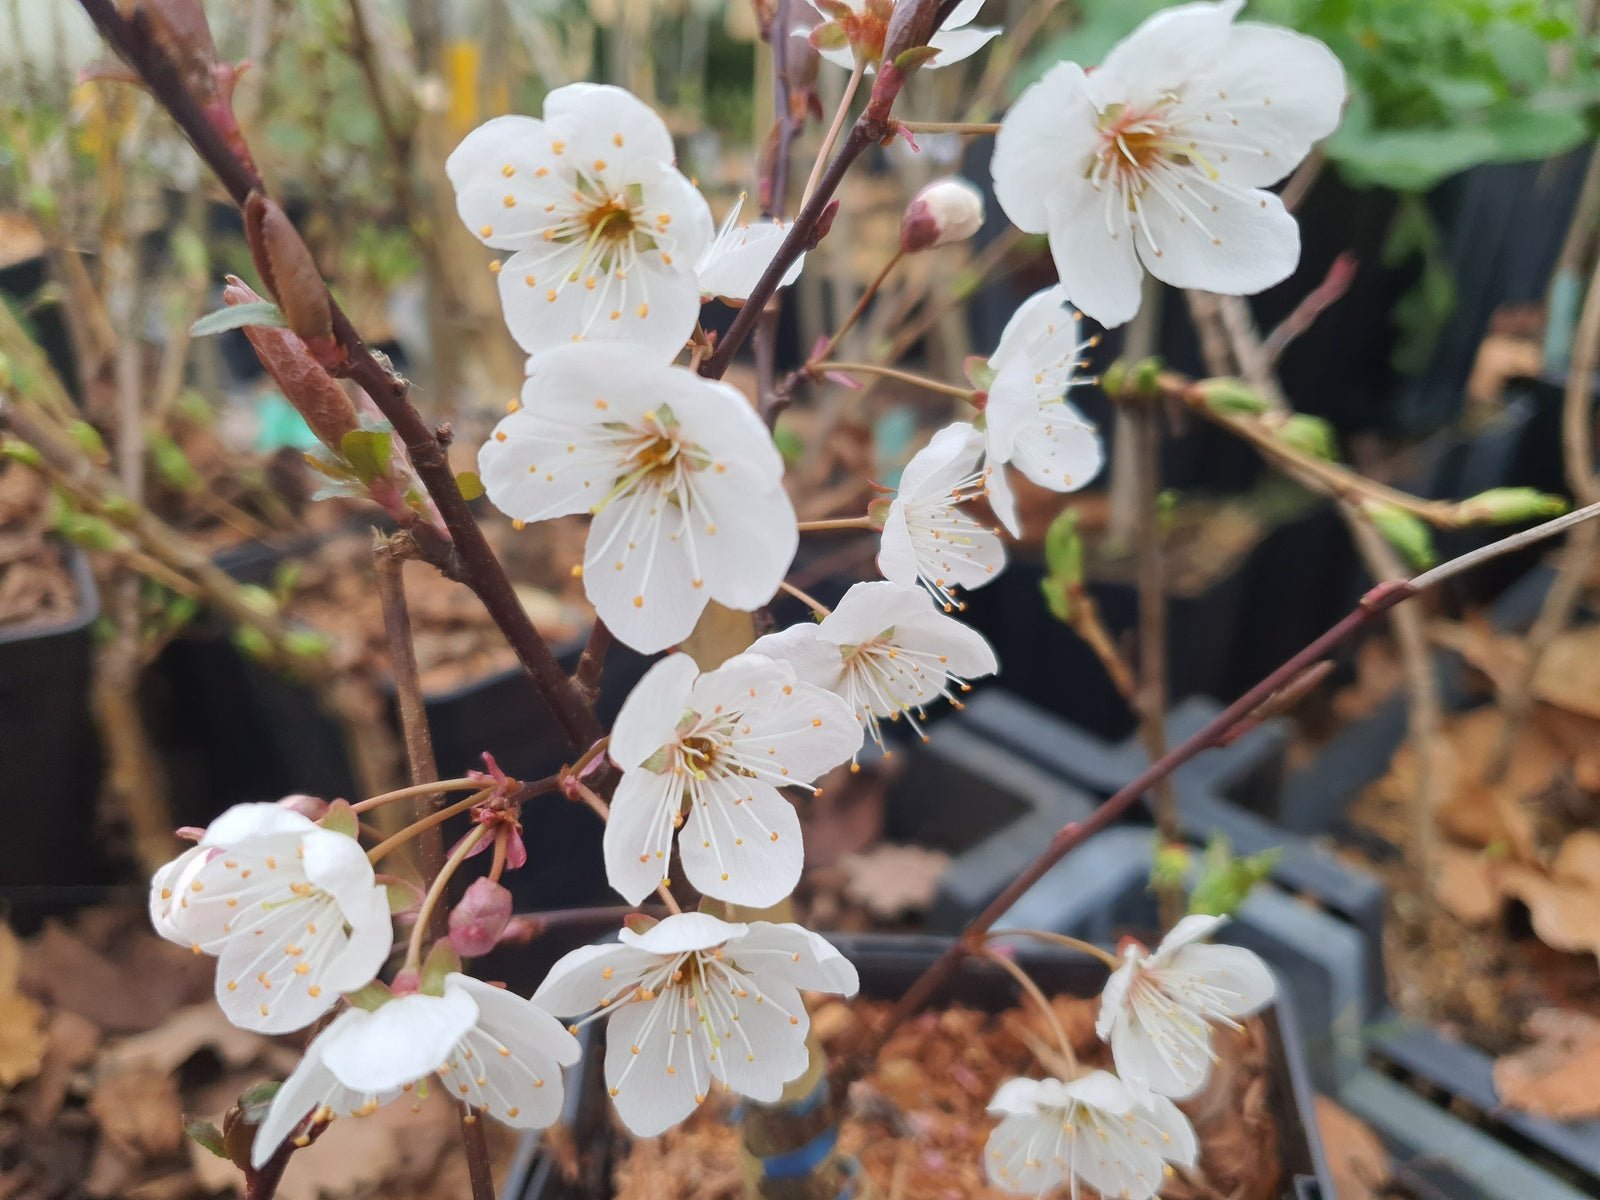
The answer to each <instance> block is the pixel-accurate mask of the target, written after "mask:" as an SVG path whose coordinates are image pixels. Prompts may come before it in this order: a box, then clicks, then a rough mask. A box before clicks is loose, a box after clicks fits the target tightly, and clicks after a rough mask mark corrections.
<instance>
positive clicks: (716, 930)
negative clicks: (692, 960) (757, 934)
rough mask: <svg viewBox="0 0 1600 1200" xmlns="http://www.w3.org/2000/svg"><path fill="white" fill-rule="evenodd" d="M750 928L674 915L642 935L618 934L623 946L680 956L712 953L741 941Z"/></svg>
mask: <svg viewBox="0 0 1600 1200" xmlns="http://www.w3.org/2000/svg"><path fill="white" fill-rule="evenodd" d="M748 928H749V927H748V926H746V925H743V924H740V923H738V922H734V921H720V920H718V919H717V918H716V917H713V916H711V915H710V914H709V913H700V912H686V913H673V914H672V915H671V916H670V917H665V918H663V919H662V920H660V921H657V922H656V923H655V924H654V925H652V926H651V927H650V928H649V929H647V930H645V931H644V932H643V933H635V932H634V931H633V930H631V929H624V930H622V931H621V932H619V933H618V934H617V937H618V939H619V940H620V941H621V942H622V944H623V945H624V946H630V947H632V948H633V949H635V950H646V951H648V952H650V953H651V954H678V953H681V952H682V951H685V950H710V949H711V948H712V947H714V946H720V945H722V944H723V943H724V942H727V941H729V940H731V939H734V938H741V937H743V936H744V935H745V933H746V932H747V931H748Z"/></svg>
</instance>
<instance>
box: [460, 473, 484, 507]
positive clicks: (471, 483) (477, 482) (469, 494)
mask: <svg viewBox="0 0 1600 1200" xmlns="http://www.w3.org/2000/svg"><path fill="white" fill-rule="evenodd" d="M456 487H458V488H460V489H461V498H462V499H463V500H476V499H477V498H478V497H479V496H482V495H483V480H482V479H480V478H479V477H478V473H477V472H476V471H463V472H461V474H459V475H457V476H456Z"/></svg>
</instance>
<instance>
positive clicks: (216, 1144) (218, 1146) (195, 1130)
mask: <svg viewBox="0 0 1600 1200" xmlns="http://www.w3.org/2000/svg"><path fill="white" fill-rule="evenodd" d="M183 1132H184V1133H185V1134H186V1135H187V1136H188V1138H189V1140H190V1141H191V1142H193V1143H194V1144H195V1145H197V1146H199V1147H200V1148H201V1149H202V1150H209V1151H211V1153H213V1154H215V1155H216V1156H217V1157H218V1158H227V1157H228V1150H227V1147H226V1146H224V1145H223V1144H222V1130H220V1129H218V1128H217V1127H216V1126H215V1125H213V1124H212V1123H211V1122H210V1121H195V1120H190V1121H185V1122H184V1123H183Z"/></svg>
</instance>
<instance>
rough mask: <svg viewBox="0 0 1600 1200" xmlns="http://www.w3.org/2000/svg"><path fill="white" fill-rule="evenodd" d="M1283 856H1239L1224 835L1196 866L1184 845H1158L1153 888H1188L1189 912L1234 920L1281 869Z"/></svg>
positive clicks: (1264, 853)
mask: <svg viewBox="0 0 1600 1200" xmlns="http://www.w3.org/2000/svg"><path fill="white" fill-rule="evenodd" d="M1282 857H1283V852H1282V851H1281V850H1278V849H1276V848H1273V849H1270V850H1263V851H1261V852H1260V853H1257V854H1247V855H1244V856H1242V857H1241V856H1239V855H1236V854H1234V852H1233V846H1232V844H1231V843H1230V842H1229V841H1228V839H1227V838H1225V837H1223V836H1222V835H1221V834H1217V835H1216V836H1214V837H1213V838H1212V839H1211V841H1210V842H1209V843H1208V844H1207V845H1206V848H1205V853H1204V854H1203V855H1202V856H1201V857H1200V861H1199V863H1198V864H1196V862H1195V852H1194V851H1193V850H1191V849H1190V848H1189V847H1188V846H1184V845H1181V844H1174V845H1160V844H1157V846H1156V850H1155V857H1154V859H1153V860H1152V862H1151V864H1150V884H1151V887H1152V888H1155V889H1158V890H1159V889H1162V888H1178V889H1184V888H1188V887H1189V883H1190V880H1191V878H1192V879H1193V881H1194V886H1193V888H1192V890H1190V892H1189V908H1188V911H1189V913H1190V914H1191V915H1193V914H1204V915H1206V916H1212V917H1227V916H1232V915H1233V914H1234V913H1236V912H1238V911H1239V908H1240V906H1241V905H1243V904H1244V902H1245V901H1246V900H1248V899H1249V898H1250V893H1251V892H1252V891H1254V890H1255V887H1256V885H1257V884H1259V883H1261V882H1263V881H1264V880H1266V879H1267V878H1268V877H1269V876H1270V875H1271V874H1272V869H1273V868H1274V867H1275V866H1277V865H1278V860H1279V859H1280V858H1282Z"/></svg>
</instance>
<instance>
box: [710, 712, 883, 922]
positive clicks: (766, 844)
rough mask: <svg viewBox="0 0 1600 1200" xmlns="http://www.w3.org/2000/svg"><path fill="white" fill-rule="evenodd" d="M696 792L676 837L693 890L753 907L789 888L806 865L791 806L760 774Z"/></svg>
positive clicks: (772, 901)
mask: <svg viewBox="0 0 1600 1200" xmlns="http://www.w3.org/2000/svg"><path fill="white" fill-rule="evenodd" d="M846 719H847V720H848V719H849V717H848V714H846ZM850 724H851V726H852V728H854V727H855V722H854V721H851V722H850ZM856 740H857V742H859V741H860V730H859V729H856ZM841 761H842V760H841ZM699 797H700V798H699V800H698V802H696V803H694V804H692V805H691V806H690V808H689V816H688V819H687V820H686V822H685V823H684V827H683V832H682V834H681V835H680V837H679V840H678V854H679V856H680V857H681V858H682V860H683V869H684V874H685V875H687V876H688V878H689V882H690V883H691V884H693V885H694V887H695V889H696V890H697V891H699V892H701V893H702V894H703V895H707V896H712V897H715V898H716V899H718V900H724V901H727V902H728V903H730V904H743V905H748V906H749V907H752V908H765V907H767V906H769V905H772V904H776V903H778V901H780V900H782V899H783V898H784V897H785V896H787V895H789V893H791V892H792V891H794V888H795V885H796V884H797V883H799V882H800V869H801V867H802V866H803V865H804V864H805V848H804V845H803V843H802V841H801V834H800V818H799V816H798V815H797V814H796V813H795V810H794V805H792V804H790V803H789V801H788V800H786V799H784V798H783V796H782V795H781V794H780V793H779V792H778V790H777V789H776V788H774V787H772V786H771V785H769V784H766V783H763V782H762V781H761V780H759V779H743V778H736V777H734V778H730V777H723V778H721V779H720V780H718V781H716V783H715V784H714V785H713V786H706V787H703V788H701V789H700V790H699Z"/></svg>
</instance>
